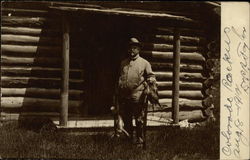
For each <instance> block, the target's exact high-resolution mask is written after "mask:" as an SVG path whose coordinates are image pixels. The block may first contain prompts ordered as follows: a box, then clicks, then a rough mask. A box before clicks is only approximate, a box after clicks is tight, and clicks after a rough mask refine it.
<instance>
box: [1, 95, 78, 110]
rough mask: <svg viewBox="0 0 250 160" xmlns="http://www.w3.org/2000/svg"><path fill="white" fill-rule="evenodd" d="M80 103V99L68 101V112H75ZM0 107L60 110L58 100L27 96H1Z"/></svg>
mask: <svg viewBox="0 0 250 160" xmlns="http://www.w3.org/2000/svg"><path fill="white" fill-rule="evenodd" d="M82 104H83V102H82V101H73V100H71V101H69V112H76V111H77V110H78V109H79V108H80V107H81V106H82ZM1 107H2V108H3V109H5V108H12V109H14V108H21V109H22V111H36V112H39V111H43V112H48V111H49V112H57V111H59V110H60V100H55V99H42V98H27V97H2V98H1Z"/></svg>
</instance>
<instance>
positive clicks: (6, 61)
mask: <svg viewBox="0 0 250 160" xmlns="http://www.w3.org/2000/svg"><path fill="white" fill-rule="evenodd" d="M81 61H82V59H79V58H78V59H76V58H73V57H72V58H71V59H70V67H71V68H80V67H81ZM1 63H2V64H3V65H9V66H42V67H43V66H44V67H48V66H49V67H61V58H53V57H30V58H24V57H12V56H3V55H2V56H1Z"/></svg>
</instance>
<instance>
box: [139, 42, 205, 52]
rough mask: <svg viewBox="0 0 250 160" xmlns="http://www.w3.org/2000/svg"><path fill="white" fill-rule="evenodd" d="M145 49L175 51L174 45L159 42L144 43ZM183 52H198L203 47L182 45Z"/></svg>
mask: <svg viewBox="0 0 250 160" xmlns="http://www.w3.org/2000/svg"><path fill="white" fill-rule="evenodd" d="M142 45H143V50H153V51H173V45H170V44H157V43H142ZM180 48H181V51H182V52H198V51H201V50H202V48H201V47H199V46H184V45H182V46H180Z"/></svg>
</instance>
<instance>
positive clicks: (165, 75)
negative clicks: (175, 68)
mask: <svg viewBox="0 0 250 160" xmlns="http://www.w3.org/2000/svg"><path fill="white" fill-rule="evenodd" d="M154 73H155V76H156V79H157V80H158V81H164V80H169V79H172V77H173V73H172V72H154ZM204 79H206V77H204V76H202V74H201V73H188V72H180V80H187V81H203V80H204Z"/></svg>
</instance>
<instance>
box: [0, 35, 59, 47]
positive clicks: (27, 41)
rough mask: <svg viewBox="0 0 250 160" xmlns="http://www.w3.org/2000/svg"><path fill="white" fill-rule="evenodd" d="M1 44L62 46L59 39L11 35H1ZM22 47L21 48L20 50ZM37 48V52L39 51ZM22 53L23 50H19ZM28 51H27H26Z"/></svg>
mask: <svg viewBox="0 0 250 160" xmlns="http://www.w3.org/2000/svg"><path fill="white" fill-rule="evenodd" d="M1 38H2V44H23V45H27V46H28V45H49V46H50V45H53V46H55V45H57V46H60V45H61V44H62V42H61V38H55V37H53V38H48V37H41V36H26V35H13V34H2V35H1ZM4 47H5V48H10V49H11V47H12V48H14V47H13V46H9V45H7V46H4ZM22 48H23V47H21V49H22ZM40 48H41V47H39V48H38V49H37V50H40ZM10 49H9V50H10ZM21 51H23V50H21ZM28 51H29V50H28Z"/></svg>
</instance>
